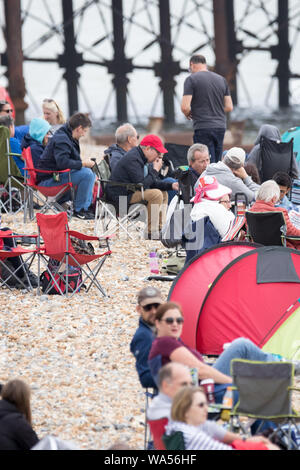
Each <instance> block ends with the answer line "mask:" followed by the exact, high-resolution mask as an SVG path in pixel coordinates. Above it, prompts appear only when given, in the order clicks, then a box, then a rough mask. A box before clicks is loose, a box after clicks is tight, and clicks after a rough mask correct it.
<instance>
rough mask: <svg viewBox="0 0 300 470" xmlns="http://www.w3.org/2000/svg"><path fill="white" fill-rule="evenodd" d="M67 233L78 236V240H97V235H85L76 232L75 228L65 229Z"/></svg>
mask: <svg viewBox="0 0 300 470" xmlns="http://www.w3.org/2000/svg"><path fill="white" fill-rule="evenodd" d="M67 233H68V234H69V235H70V236H71V237H76V238H79V239H80V240H95V241H98V240H99V237H95V236H92V235H85V234H84V233H81V232H76V230H67Z"/></svg>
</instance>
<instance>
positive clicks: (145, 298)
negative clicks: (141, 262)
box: [130, 286, 164, 388]
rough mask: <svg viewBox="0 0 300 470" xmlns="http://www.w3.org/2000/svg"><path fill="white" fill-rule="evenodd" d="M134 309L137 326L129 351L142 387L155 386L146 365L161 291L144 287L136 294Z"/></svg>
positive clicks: (161, 301)
mask: <svg viewBox="0 0 300 470" xmlns="http://www.w3.org/2000/svg"><path fill="white" fill-rule="evenodd" d="M137 302H138V303H137V306H136V311H137V312H138V313H139V315H140V318H139V326H138V328H137V330H136V332H135V334H134V336H133V338H132V341H131V343H130V351H131V352H132V354H133V355H134V357H135V359H136V370H137V373H138V376H139V379H140V382H141V385H142V387H145V388H156V384H155V382H154V380H153V377H152V375H151V372H150V369H149V366H148V356H149V352H150V349H151V345H152V341H153V340H154V337H155V336H154V317H155V314H156V310H157V308H158V307H159V305H161V304H162V303H163V302H164V301H163V299H162V295H161V292H160V291H159V290H158V289H157V288H156V287H152V286H148V287H144V288H143V289H142V290H140V291H139V293H138V296H137Z"/></svg>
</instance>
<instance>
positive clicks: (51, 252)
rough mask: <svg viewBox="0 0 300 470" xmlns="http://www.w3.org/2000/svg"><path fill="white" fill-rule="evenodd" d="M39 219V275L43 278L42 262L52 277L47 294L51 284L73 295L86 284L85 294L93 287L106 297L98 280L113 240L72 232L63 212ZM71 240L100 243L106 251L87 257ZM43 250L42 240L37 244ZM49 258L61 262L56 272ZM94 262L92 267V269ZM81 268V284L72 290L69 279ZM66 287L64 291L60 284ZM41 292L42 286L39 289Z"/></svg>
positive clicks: (42, 216)
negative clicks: (73, 269)
mask: <svg viewBox="0 0 300 470" xmlns="http://www.w3.org/2000/svg"><path fill="white" fill-rule="evenodd" d="M36 220H37V224H38V229H39V235H40V236H41V237H42V239H43V250H39V258H38V259H39V263H38V274H39V279H40V274H41V269H40V266H41V265H40V263H41V261H42V262H43V264H44V265H45V266H46V271H47V272H48V277H49V279H50V280H49V286H48V287H47V288H46V290H45V293H47V291H49V289H50V288H51V285H52V286H53V285H54V286H55V287H56V289H57V290H58V291H59V293H60V294H61V295H64V296H66V297H67V296H68V293H69V292H70V293H71V296H72V295H73V294H75V293H76V292H78V291H79V290H80V289H81V288H82V287H83V285H85V286H86V292H88V291H89V290H90V288H91V287H92V286H93V285H94V286H95V287H97V288H98V290H99V291H100V292H101V294H102V295H103V296H106V293H105V291H104V289H103V288H102V286H101V284H100V282H99V281H98V279H97V276H98V274H99V271H100V269H101V268H102V266H103V263H104V261H105V260H106V258H107V257H108V256H109V255H111V251H110V248H109V238H110V237H108V236H107V237H96V236H94V237H92V236H89V235H85V234H83V233H80V232H76V231H73V230H70V229H69V226H68V217H67V214H66V212H61V213H59V214H56V215H46V214H36ZM71 237H76V238H78V239H79V240H85V241H97V242H99V247H101V248H102V247H103V246H105V247H106V251H105V252H104V253H101V254H94V255H87V254H81V253H78V252H76V251H75V249H74V247H73V245H72V240H71ZM39 247H40V238H39V241H38V248H39ZM49 259H53V260H56V261H58V265H57V268H56V269H55V270H53V269H49ZM92 262H95V263H94V266H93V268H92V267H91V266H90V265H91V263H92ZM62 266H65V269H64V271H63V272H61V269H62ZM71 267H73V268H81V270H82V279H81V282H80V283H78V284H77V285H76V287H75V288H73V287H72V286H71V284H70V282H69V277H70V273H71V270H72V268H71ZM62 284H63V285H64V287H63V288H61V285H62ZM38 292H39V293H40V284H39V287H38Z"/></svg>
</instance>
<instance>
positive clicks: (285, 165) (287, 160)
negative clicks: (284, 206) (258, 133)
mask: <svg viewBox="0 0 300 470" xmlns="http://www.w3.org/2000/svg"><path fill="white" fill-rule="evenodd" d="M293 145H294V140H293V139H291V140H290V141H289V142H276V141H274V140H270V139H268V138H267V137H262V138H261V141H260V155H261V168H258V171H259V176H260V180H261V182H262V183H263V182H264V181H267V180H270V179H272V178H273V176H274V174H275V173H276V172H277V171H284V172H285V173H288V174H289V175H290V177H291V178H293V176H292V173H293V166H296V162H294V161H293V160H294V159H295V157H294V153H293Z"/></svg>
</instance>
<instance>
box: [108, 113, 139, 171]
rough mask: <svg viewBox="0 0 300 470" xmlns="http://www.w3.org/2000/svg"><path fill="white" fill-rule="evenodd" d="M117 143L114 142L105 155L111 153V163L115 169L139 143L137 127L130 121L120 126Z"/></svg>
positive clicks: (116, 135) (116, 134) (117, 132)
mask: <svg viewBox="0 0 300 470" xmlns="http://www.w3.org/2000/svg"><path fill="white" fill-rule="evenodd" d="M115 139H116V143H115V144H112V145H111V146H110V147H108V148H107V149H106V150H104V154H105V155H110V159H109V164H110V168H111V170H113V169H114V168H115V166H116V164H117V163H118V161H119V160H121V158H122V157H124V155H125V154H126V153H127V152H129V150H131V149H132V148H133V147H136V146H137V144H138V139H139V136H138V133H137V131H136V129H135V128H134V127H133V126H132V125H131V124H129V123H128V122H127V123H125V124H122V125H121V126H119V127H118V128H117V130H116V132H115Z"/></svg>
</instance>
